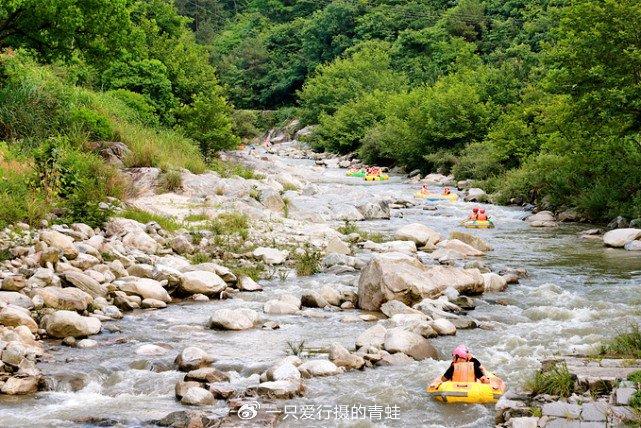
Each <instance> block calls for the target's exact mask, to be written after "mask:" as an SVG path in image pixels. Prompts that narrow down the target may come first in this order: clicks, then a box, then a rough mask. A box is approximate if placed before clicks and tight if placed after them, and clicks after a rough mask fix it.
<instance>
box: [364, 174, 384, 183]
mask: <svg viewBox="0 0 641 428" xmlns="http://www.w3.org/2000/svg"><path fill="white" fill-rule="evenodd" d="M383 180H389V175H387V174H379V175H366V176H365V181H383Z"/></svg>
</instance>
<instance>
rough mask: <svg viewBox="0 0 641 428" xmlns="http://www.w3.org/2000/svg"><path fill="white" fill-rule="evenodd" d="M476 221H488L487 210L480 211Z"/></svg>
mask: <svg viewBox="0 0 641 428" xmlns="http://www.w3.org/2000/svg"><path fill="white" fill-rule="evenodd" d="M476 219H477V220H478V221H487V220H488V217H487V214H485V208H481V209H479V213H478V215H477V216H476Z"/></svg>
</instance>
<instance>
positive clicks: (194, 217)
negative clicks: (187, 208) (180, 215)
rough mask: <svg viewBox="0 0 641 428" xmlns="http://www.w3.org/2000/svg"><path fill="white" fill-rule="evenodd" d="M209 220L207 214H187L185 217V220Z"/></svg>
mask: <svg viewBox="0 0 641 428" xmlns="http://www.w3.org/2000/svg"><path fill="white" fill-rule="evenodd" d="M205 220H209V216H208V215H207V214H204V213H203V214H189V215H188V216H186V217H185V221H193V222H197V221H205Z"/></svg>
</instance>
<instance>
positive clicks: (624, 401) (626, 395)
mask: <svg viewBox="0 0 641 428" xmlns="http://www.w3.org/2000/svg"><path fill="white" fill-rule="evenodd" d="M635 392H637V390H636V388H629V387H628V388H625V387H624V388H617V389H616V390H615V391H614V399H615V403H616V404H619V405H623V406H627V405H628V404H630V398H632V396H633V395H634V393H635Z"/></svg>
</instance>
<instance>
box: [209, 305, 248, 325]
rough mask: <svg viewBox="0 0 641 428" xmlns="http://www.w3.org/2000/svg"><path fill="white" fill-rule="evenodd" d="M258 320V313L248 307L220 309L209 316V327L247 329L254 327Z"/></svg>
mask: <svg viewBox="0 0 641 428" xmlns="http://www.w3.org/2000/svg"><path fill="white" fill-rule="evenodd" d="M258 320H259V315H258V313H257V312H256V311H254V310H251V309H248V308H238V309H219V310H217V311H215V312H214V313H213V315H212V316H211V318H209V328H214V329H218V330H247V329H250V328H252V327H254V326H255V325H256V323H258Z"/></svg>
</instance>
